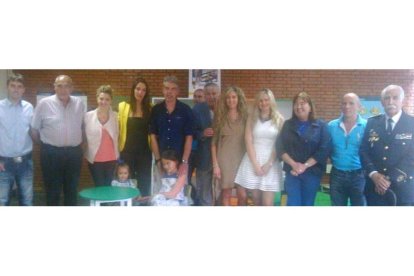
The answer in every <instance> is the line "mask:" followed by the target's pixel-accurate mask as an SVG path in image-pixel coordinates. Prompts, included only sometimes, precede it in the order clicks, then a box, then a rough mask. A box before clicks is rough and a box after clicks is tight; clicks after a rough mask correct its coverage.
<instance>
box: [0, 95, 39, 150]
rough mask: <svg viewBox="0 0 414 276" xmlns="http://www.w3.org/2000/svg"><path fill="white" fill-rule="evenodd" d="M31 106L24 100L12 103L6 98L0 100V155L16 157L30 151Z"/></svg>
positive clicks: (31, 145) (31, 146)
mask: <svg viewBox="0 0 414 276" xmlns="http://www.w3.org/2000/svg"><path fill="white" fill-rule="evenodd" d="M32 116H33V106H32V104H30V103H28V102H26V101H20V102H18V103H17V104H13V103H12V102H11V101H10V100H9V99H8V98H6V99H4V100H1V101H0V156H2V157H18V156H23V155H26V154H28V153H29V152H31V151H32V148H33V142H32V138H30V135H29V131H30V122H31V120H32Z"/></svg>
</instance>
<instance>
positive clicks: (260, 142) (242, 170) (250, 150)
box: [235, 89, 284, 206]
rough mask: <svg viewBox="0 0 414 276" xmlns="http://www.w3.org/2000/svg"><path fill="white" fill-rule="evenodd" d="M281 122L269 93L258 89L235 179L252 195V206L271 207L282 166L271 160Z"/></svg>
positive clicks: (281, 118) (271, 93) (278, 187)
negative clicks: (245, 150)
mask: <svg viewBox="0 0 414 276" xmlns="http://www.w3.org/2000/svg"><path fill="white" fill-rule="evenodd" d="M283 122H284V119H283V116H282V115H281V114H280V113H279V112H278V111H277V109H276V101H275V97H274V95H273V92H272V91H271V90H270V89H264V90H261V91H260V92H259V93H258V94H257V95H256V101H255V105H254V110H253V112H252V113H251V115H250V116H249V119H248V120H247V125H246V131H245V142H246V149H247V152H246V154H245V155H244V157H243V160H242V162H241V164H240V166H239V169H238V171H237V175H236V180H235V182H236V183H237V184H239V185H240V186H242V187H244V188H246V189H248V190H250V191H251V192H252V196H253V202H254V204H255V205H256V206H261V205H262V206H273V201H274V197H275V192H278V191H280V190H281V189H280V186H281V183H282V167H281V164H280V161H279V160H276V159H275V158H276V148H275V143H276V137H277V135H278V133H279V131H280V130H281V128H282V125H283ZM246 197H247V195H246Z"/></svg>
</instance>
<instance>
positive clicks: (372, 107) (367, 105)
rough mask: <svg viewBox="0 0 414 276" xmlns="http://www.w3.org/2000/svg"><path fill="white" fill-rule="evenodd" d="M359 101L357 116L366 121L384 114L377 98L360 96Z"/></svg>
mask: <svg viewBox="0 0 414 276" xmlns="http://www.w3.org/2000/svg"><path fill="white" fill-rule="evenodd" d="M360 100H361V106H362V107H361V111H360V112H359V114H360V115H361V116H362V117H363V118H365V119H368V118H369V117H372V116H376V115H379V114H382V113H384V108H383V107H382V104H381V99H380V97H378V96H365V97H364V96H362V97H361V98H360Z"/></svg>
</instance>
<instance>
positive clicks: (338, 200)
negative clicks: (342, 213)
mask: <svg viewBox="0 0 414 276" xmlns="http://www.w3.org/2000/svg"><path fill="white" fill-rule="evenodd" d="M329 189H330V192H331V202H332V206H347V205H348V199H350V200H351V205H352V206H365V205H366V200H365V196H364V189H365V175H364V173H363V171H362V170H356V171H341V170H338V169H336V168H335V167H332V171H331V179H330V187H329Z"/></svg>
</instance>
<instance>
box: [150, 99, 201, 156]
mask: <svg viewBox="0 0 414 276" xmlns="http://www.w3.org/2000/svg"><path fill="white" fill-rule="evenodd" d="M193 121H194V120H193V112H192V110H191V108H190V107H189V106H188V105H186V104H185V103H182V102H180V101H177V103H176V105H175V109H174V111H173V112H172V113H168V110H167V108H166V106H165V102H161V103H159V104H157V105H155V106H154V108H153V109H152V112H151V118H150V130H149V132H150V134H155V135H157V136H158V146H159V148H160V154H161V153H162V152H163V151H165V150H167V149H173V150H175V151H176V152H177V153H178V154H179V156H180V158H181V157H182V155H183V151H184V143H185V137H186V136H188V135H193Z"/></svg>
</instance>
